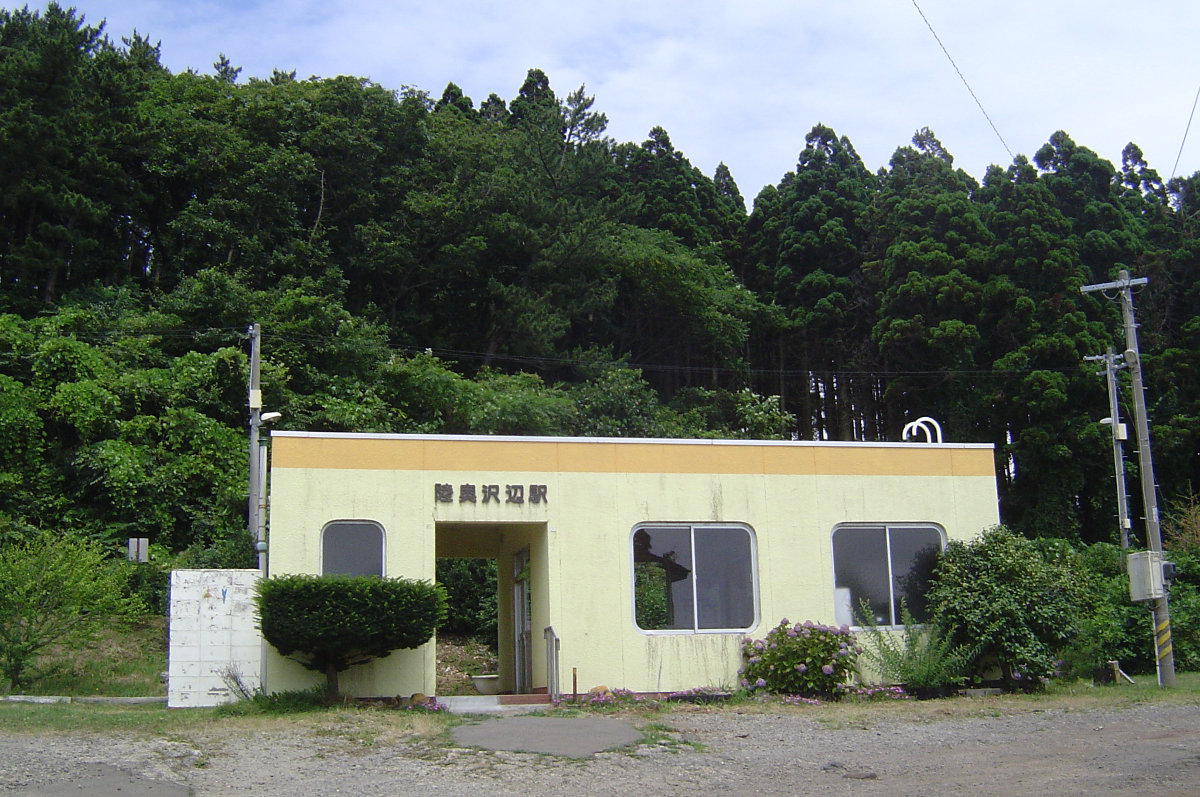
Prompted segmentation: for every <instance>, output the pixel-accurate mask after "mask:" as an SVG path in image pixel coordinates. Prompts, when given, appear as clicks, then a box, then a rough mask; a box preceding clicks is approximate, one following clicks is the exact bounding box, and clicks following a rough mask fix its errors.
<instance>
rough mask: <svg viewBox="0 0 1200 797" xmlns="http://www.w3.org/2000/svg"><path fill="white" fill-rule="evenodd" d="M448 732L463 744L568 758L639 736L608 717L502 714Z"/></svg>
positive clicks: (625, 723)
mask: <svg viewBox="0 0 1200 797" xmlns="http://www.w3.org/2000/svg"><path fill="white" fill-rule="evenodd" d="M451 735H452V738H453V739H454V742H455V744H459V745H462V746H463V747H482V748H483V749H485V750H510V751H513V752H523V753H544V754H546V755H558V756H565V757H567V758H588V757H589V756H592V755H594V754H596V753H599V752H601V751H604V750H611V749H612V748H614V747H623V746H624V745H627V744H633V743H634V742H636V741H637V740H638V739H640V738H642V734H641V733H640V732H638V731H637V730H636V729H634V728H633V727H632V726H631V725H629V723H627V722H622V721H621V720H617V719H612V718H611V717H504V718H501V719H494V720H484V721H483V722H480V723H479V724H477V725H460V726H459V727H457V728H455V729H454V730H453V731H452V732H451Z"/></svg>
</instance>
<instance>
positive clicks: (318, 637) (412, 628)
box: [255, 575, 446, 695]
mask: <svg viewBox="0 0 1200 797" xmlns="http://www.w3.org/2000/svg"><path fill="white" fill-rule="evenodd" d="M255 602H256V604H257V606H258V619H259V627H260V628H261V629H262V632H263V637H264V638H265V639H266V640H267V641H268V642H270V643H271V644H272V645H273V646H274V647H275V649H276V650H278V651H279V652H280V653H281V654H283V655H284V656H290V655H292V654H296V655H297V656H298V659H297V660H298V661H300V663H301V664H303V665H304V666H305V667H307V668H309V669H311V670H316V671H317V672H323V673H325V676H326V678H327V679H328V689H329V692H330V693H331V694H335V695H336V694H337V693H338V673H339V672H342V671H343V670H345V669H347V668H348V667H350V666H351V665H354V664H361V663H363V662H367V661H370V660H371V659H374V658H378V657H382V656H386V655H388V654H389V653H391V652H392V651H393V650H400V649H404V648H415V647H418V646H420V645H423V644H424V643H426V642H428V641H429V639H430V638H431V637H432V636H433V633H434V631H435V630H436V629H437V627H438V625H439V624H440V623H441V622H442V621H443V620H444V619H445V617H446V593H445V590H443V589H442V588H441V587H440V586H437V585H436V584H430V583H429V582H426V581H415V580H411V579H403V578H379V577H377V576H311V575H288V576H276V577H274V578H269V579H264V580H262V581H260V582H259V583H258V586H257V595H256V598H255Z"/></svg>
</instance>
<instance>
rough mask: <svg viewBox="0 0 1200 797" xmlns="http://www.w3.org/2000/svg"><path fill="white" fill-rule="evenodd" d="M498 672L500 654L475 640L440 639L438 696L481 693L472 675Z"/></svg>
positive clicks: (468, 638)
mask: <svg viewBox="0 0 1200 797" xmlns="http://www.w3.org/2000/svg"><path fill="white" fill-rule="evenodd" d="M494 672H496V652H495V651H494V650H492V649H491V648H489V647H488V646H487V645H485V644H483V643H482V642H478V641H476V640H475V639H473V638H471V637H449V636H448V637H442V636H439V637H438V639H437V694H439V695H474V694H478V692H476V691H475V687H473V686H472V685H471V676H472V675H483V674H485V673H494Z"/></svg>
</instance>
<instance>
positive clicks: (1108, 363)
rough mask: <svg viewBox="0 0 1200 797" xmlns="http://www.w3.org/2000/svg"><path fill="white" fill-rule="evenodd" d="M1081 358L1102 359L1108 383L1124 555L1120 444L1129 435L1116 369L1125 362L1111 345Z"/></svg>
mask: <svg viewBox="0 0 1200 797" xmlns="http://www.w3.org/2000/svg"><path fill="white" fill-rule="evenodd" d="M1083 359H1084V360H1086V361H1088V362H1097V361H1101V360H1102V361H1103V362H1104V366H1105V367H1104V371H1102V372H1101V373H1103V374H1104V376H1105V377H1106V379H1105V381H1106V382H1107V384H1108V421H1109V423H1110V425H1111V427H1112V429H1111V431H1112V447H1113V471H1114V472H1115V473H1116V476H1117V522H1118V524H1119V526H1120V529H1121V552H1122V555H1124V552H1125V550H1126V549H1127V548H1128V547H1129V496H1127V495H1126V494H1125V450H1124V448H1123V447H1122V445H1121V444H1122V442H1123V441H1125V440H1128V439H1129V435H1128V434H1127V433H1126V431H1125V424H1123V423H1121V404H1120V401H1119V399H1118V395H1117V369H1118V368H1124V367H1125V364H1124V363H1121V364H1120V365H1118V364H1117V356H1116V355H1115V354H1114V353H1113V350H1112V346H1109V347H1108V352H1107V353H1105V354H1097V355H1095V356H1092V357H1084V358H1083ZM1101 423H1103V421H1101Z"/></svg>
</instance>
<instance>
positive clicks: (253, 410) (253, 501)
mask: <svg viewBox="0 0 1200 797" xmlns="http://www.w3.org/2000/svg"><path fill="white" fill-rule="evenodd" d="M248 332H249V334H250V397H249V405H250V458H249V466H250V494H249V496H248V500H247V510H248V511H247V524H246V525H247V526H248V527H249V531H250V537H251V539H253V540H254V542H255V546H256V548H257V550H258V569H259V570H262V571H263V572H266V551H265V550H264V546H263V539H262V537H261V533H262V526H261V524H260V523H259V513H260V512H261V493H262V482H263V474H262V467H261V465H262V460H261V455H260V454H259V451H258V428H259V427H260V426H262V389H261V388H260V386H259V366H260V363H261V360H262V329H261V328H260V327H259V325H258V324H252V325H251V326H250V329H249V330H248Z"/></svg>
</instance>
